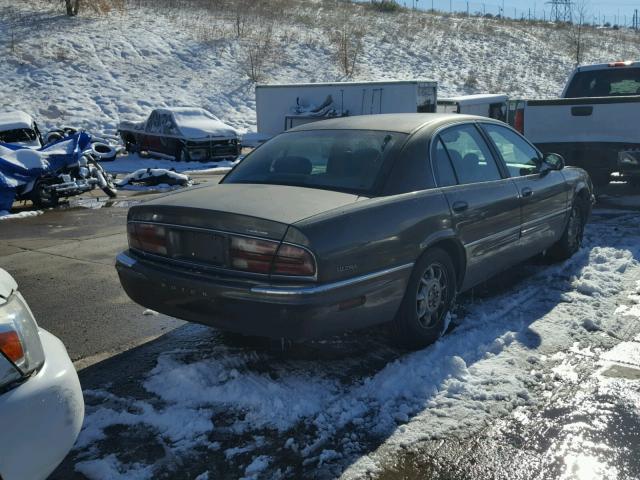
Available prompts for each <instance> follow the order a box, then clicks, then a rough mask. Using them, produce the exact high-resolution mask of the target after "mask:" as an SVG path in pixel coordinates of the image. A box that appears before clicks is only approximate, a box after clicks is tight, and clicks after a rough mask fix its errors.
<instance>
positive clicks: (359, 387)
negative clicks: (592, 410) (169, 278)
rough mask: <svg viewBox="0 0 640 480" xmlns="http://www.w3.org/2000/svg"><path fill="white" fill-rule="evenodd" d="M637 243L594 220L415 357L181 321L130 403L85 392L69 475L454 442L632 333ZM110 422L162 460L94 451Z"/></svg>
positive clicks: (330, 473) (639, 270)
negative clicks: (565, 256)
mask: <svg viewBox="0 0 640 480" xmlns="http://www.w3.org/2000/svg"><path fill="white" fill-rule="evenodd" d="M639 235H640V227H638V214H637V213H624V212H623V213H617V214H615V213H606V214H603V215H599V214H597V213H596V215H595V217H594V221H593V223H592V224H591V225H590V226H589V228H588V230H587V233H586V240H585V247H584V248H583V249H582V250H581V251H580V252H579V253H577V254H576V255H575V256H574V257H573V258H572V259H570V260H569V261H566V262H564V263H559V264H552V265H549V264H546V263H544V262H541V261H538V262H529V263H528V264H526V265H524V266H523V267H521V268H519V269H515V271H512V272H511V273H510V275H511V276H513V275H516V278H515V279H514V278H507V279H506V280H505V283H504V285H503V286H499V285H498V286H490V287H488V288H489V291H488V292H485V293H482V291H481V290H480V291H479V292H478V293H477V295H476V296H474V295H466V296H464V297H463V298H462V301H461V302H462V303H461V306H460V309H459V311H458V315H459V318H458V319H457V322H458V325H457V326H456V327H455V328H454V329H453V330H452V331H451V332H450V333H449V334H448V335H446V336H445V337H444V338H442V339H441V340H440V341H438V342H437V343H436V344H434V345H432V346H431V347H428V348H425V349H423V350H420V351H417V352H412V353H404V352H402V351H399V350H395V349H394V348H392V347H390V346H389V345H388V341H387V340H386V339H385V338H384V336H383V338H382V339H380V338H378V337H376V335H377V334H375V333H366V332H364V333H361V334H354V336H353V337H351V340H349V339H348V338H349V337H348V336H347V337H339V338H338V339H336V340H332V341H326V342H320V343H319V344H315V345H308V346H307V347H304V349H305V350H310V351H311V353H309V354H308V357H304V356H303V357H302V358H295V356H294V357H291V358H287V357H286V356H285V357H284V358H281V357H278V356H273V355H269V354H268V353H265V352H264V351H261V350H259V349H256V350H253V349H251V348H235V347H233V346H229V345H228V344H227V343H224V342H221V339H220V337H219V335H218V334H217V333H216V332H215V331H211V330H209V329H206V328H204V327H197V326H194V327H191V328H194V329H195V330H194V331H195V332H196V333H197V332H200V333H197V334H198V335H199V336H201V339H200V341H198V342H196V343H195V344H194V345H192V346H191V347H187V348H184V347H179V348H176V349H174V350H172V351H166V352H164V353H162V354H161V355H160V356H159V358H158V360H157V364H156V366H155V367H154V368H153V369H152V370H151V371H149V372H148V375H147V376H146V378H145V379H144V380H143V381H142V384H141V386H142V390H143V391H144V392H145V393H144V395H134V396H129V395H118V394H114V393H112V392H111V390H112V387H109V386H105V387H104V388H102V389H95V390H92V391H85V398H86V400H87V414H86V419H85V426H84V428H83V430H82V432H81V434H80V437H79V440H78V443H77V446H76V451H75V453H74V455H75V458H76V461H77V464H76V469H77V470H78V471H79V472H82V473H83V474H85V475H86V476H87V477H89V478H95V479H102V478H124V477H126V478H130V477H129V476H133V477H134V478H154V477H155V476H159V475H160V474H161V473H162V472H167V471H171V468H172V467H171V465H174V466H175V465H177V464H179V463H181V462H184V461H186V460H187V459H189V462H190V465H196V466H198V465H202V469H201V471H199V472H197V473H198V474H200V473H202V474H204V473H206V472H209V473H208V474H209V475H211V474H212V472H211V471H210V470H209V467H207V465H211V464H212V462H214V463H215V461H214V460H212V459H216V458H217V457H218V456H220V455H223V456H224V459H225V461H224V464H225V469H227V470H225V472H228V474H229V475H233V472H234V471H235V472H236V473H237V476H238V477H240V476H246V477H249V478H251V477H256V476H260V475H263V476H264V477H265V478H278V477H292V476H297V477H299V476H304V475H305V472H306V473H307V474H310V473H313V475H314V476H316V477H319V478H325V477H326V478H330V477H334V476H339V475H341V474H342V475H344V477H345V478H361V477H362V476H363V475H369V474H371V473H374V472H376V471H378V470H379V469H380V468H382V466H383V465H384V462H385V461H388V460H389V459H390V458H394V455H393V453H394V452H395V451H397V449H399V448H401V447H403V446H407V445H413V444H415V443H416V442H419V441H421V440H425V439H434V438H445V437H450V436H452V435H461V436H464V435H466V436H469V435H471V434H472V433H473V432H474V431H476V430H478V429H481V428H482V427H483V426H485V425H486V424H487V423H488V422H491V421H492V420H493V419H496V418H497V417H501V416H504V415H507V414H509V413H510V412H513V411H515V410H516V409H518V408H519V407H527V406H529V407H530V406H535V405H536V404H537V403H538V402H543V401H545V400H546V398H547V397H548V395H549V394H551V393H552V392H553V389H554V388H555V387H554V385H555V384H556V383H557V382H560V381H564V382H575V378H576V377H575V375H574V373H573V372H572V368H573V367H572V365H573V363H572V361H571V358H570V357H568V356H567V355H568V354H569V353H571V352H579V353H580V355H581V357H583V358H584V357H586V356H588V355H592V356H594V358H597V357H598V356H599V355H600V354H602V353H603V352H604V351H606V350H608V349H610V348H611V347H612V346H614V345H615V344H616V343H617V342H619V341H620V340H625V339H632V338H634V337H635V336H637V335H638V334H639V333H640V325H639V324H638V322H637V319H636V317H635V316H632V315H627V313H628V311H627V310H621V309H620V308H619V307H620V305H621V304H629V303H631V304H632V305H635V303H634V302H635V300H636V298H637V297H638V284H637V281H638V278H640V264H639V263H638V259H640V243H638V241H637V239H638V237H639ZM514 272H515V273H514ZM496 289H498V291H497V292H496V291H495V290H496ZM500 289H502V290H500ZM345 339H346V340H345ZM343 341H346V342H347V343H348V342H349V341H351V342H353V344H352V345H351V346H347V347H346V350H348V351H349V353H347V354H345V355H344V356H342V357H338V358H331V355H329V356H328V357H329V358H326V357H327V354H326V352H325V354H324V355H315V354H314V353H313V350H314V349H315V351H316V352H318V351H319V352H322V348H324V347H326V348H329V349H330V348H332V347H331V345H332V342H335V344H334V346H335V345H339V344H340V343H341V342H343ZM363 344H364V346H360V347H358V348H352V347H353V346H354V345H363ZM620 348H622V347H620ZM318 349H320V350H318ZM614 351H615V350H614ZM603 358H604V357H603ZM119 425H124V426H126V427H127V434H126V435H127V437H126V438H127V439H128V441H134V442H137V441H138V440H136V438H137V436H138V435H140V436H141V438H147V440H146V441H147V442H152V443H153V442H156V443H158V444H159V445H161V450H160V451H161V452H162V451H164V452H165V453H164V454H160V455H159V458H157V459H155V460H153V461H148V462H147V463H145V462H141V461H139V460H137V459H136V461H135V462H133V461H131V460H127V455H126V454H125V452H124V451H119V450H118V448H117V446H116V447H113V446H112V447H109V446H108V445H117V438H118V434H117V433H116V434H114V433H113V432H114V429H116V430H117V428H118V426H119ZM114 435H115V439H114Z"/></svg>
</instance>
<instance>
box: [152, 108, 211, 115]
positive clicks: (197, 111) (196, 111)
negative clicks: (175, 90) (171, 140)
mask: <svg viewBox="0 0 640 480" xmlns="http://www.w3.org/2000/svg"><path fill="white" fill-rule="evenodd" d="M155 111H156V112H160V113H171V114H173V113H177V114H183V115H202V116H205V117H209V116H210V115H213V114H212V113H211V112H208V111H207V110H205V109H204V108H199V107H163V108H156V109H155Z"/></svg>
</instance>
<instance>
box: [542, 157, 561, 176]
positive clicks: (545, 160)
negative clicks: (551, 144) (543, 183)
mask: <svg viewBox="0 0 640 480" xmlns="http://www.w3.org/2000/svg"><path fill="white" fill-rule="evenodd" d="M563 168H564V158H562V155H559V154H557V153H545V154H544V156H543V157H542V165H541V166H540V173H541V174H543V175H544V174H547V173H549V172H550V171H552V170H562V169H563Z"/></svg>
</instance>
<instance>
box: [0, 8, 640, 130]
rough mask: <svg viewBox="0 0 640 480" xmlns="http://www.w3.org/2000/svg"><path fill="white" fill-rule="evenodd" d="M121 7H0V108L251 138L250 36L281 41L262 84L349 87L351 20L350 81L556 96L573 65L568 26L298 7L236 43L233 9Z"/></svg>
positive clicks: (608, 35) (625, 45)
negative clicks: (74, 12) (180, 109)
mask: <svg viewBox="0 0 640 480" xmlns="http://www.w3.org/2000/svg"><path fill="white" fill-rule="evenodd" d="M107 3H108V2H107ZM117 3H119V4H120V3H121V4H122V5H124V6H123V7H120V8H112V11H111V13H109V14H103V15H97V14H91V13H90V12H88V11H86V10H85V11H84V12H83V14H82V15H81V16H80V17H78V18H67V17H65V16H64V15H62V7H61V6H60V5H59V3H57V2H45V1H36V2H10V1H9V0H0V53H1V54H2V57H3V59H4V63H3V68H2V69H1V70H0V84H1V85H3V96H2V98H0V109H7V108H17V109H20V110H24V111H27V112H28V113H30V114H32V115H33V116H34V117H35V118H36V119H37V120H38V122H39V123H40V125H41V127H43V130H46V129H48V128H53V127H59V126H61V125H73V126H77V127H82V128H85V129H88V130H89V131H91V132H93V133H100V134H106V135H113V134H115V130H116V128H117V125H118V123H119V122H120V121H121V120H132V121H137V120H143V119H144V118H146V117H147V115H148V114H149V112H150V111H151V109H153V108H156V107H172V106H195V107H202V108H205V109H207V110H209V111H211V112H212V113H214V114H215V115H217V116H218V117H219V118H220V119H221V120H223V121H224V122H226V123H229V124H230V125H232V126H233V127H235V128H237V129H238V130H239V131H242V132H246V131H252V130H255V97H254V84H253V83H252V82H251V81H250V80H249V79H248V77H247V75H246V73H245V71H246V67H247V55H248V51H249V49H250V48H251V46H252V45H253V46H255V41H254V40H252V37H251V34H252V33H256V34H262V33H264V32H263V31H262V29H267V30H268V29H269V28H271V29H272V30H271V31H272V32H273V37H272V42H273V47H274V49H273V52H272V54H271V55H269V57H270V58H269V60H268V61H267V62H266V64H265V65H264V68H263V70H264V71H263V72H262V76H263V79H262V81H263V82H265V83H286V82H320V81H336V80H344V79H345V78H344V76H343V75H342V74H341V72H340V69H339V67H338V64H337V62H336V60H335V46H334V44H333V43H332V42H331V38H332V32H333V30H334V29H335V28H336V25H340V22H344V17H345V16H348V17H347V18H351V19H352V22H353V24H354V25H355V26H356V27H358V28H366V32H365V35H364V37H363V48H362V51H361V55H360V57H359V58H358V62H357V63H358V66H359V68H358V70H357V72H356V74H355V76H354V77H353V79H354V80H405V79H412V78H424V79H428V80H437V81H438V82H439V95H440V96H451V95H457V94H466V93H481V92H485V93H486V92H488V93H507V94H510V95H512V96H520V97H522V96H526V97H552V96H555V95H558V94H559V93H560V91H561V90H562V86H563V84H564V81H565V79H566V76H567V74H568V73H569V71H570V70H571V69H572V66H573V60H572V58H571V56H570V55H569V53H568V51H567V49H566V47H565V45H566V43H567V42H566V38H564V37H563V36H562V35H563V32H562V29H559V28H557V27H554V26H551V25H548V26H545V25H528V24H525V23H519V22H497V21H493V20H488V19H478V18H472V19H465V18H461V17H460V18H457V17H444V16H436V15H429V14H427V13H423V12H416V13H413V14H412V13H402V14H398V15H395V14H394V15H385V14H380V13H375V12H372V11H370V10H367V9H365V8H364V7H362V6H359V7H355V6H349V5H345V4H338V7H340V8H337V7H336V8H334V6H333V5H332V6H331V7H325V6H324V5H323V4H320V3H318V2H299V4H298V5H296V7H295V8H289V9H284V10H283V11H280V12H267V13H270V14H271V17H267V16H263V17H260V16H258V17H251V15H260V13H256V12H257V11H258V10H259V9H257V8H256V12H254V11H252V12H241V14H244V15H246V16H245V17H243V18H242V21H246V22H248V23H251V24H252V26H251V27H252V28H249V27H248V26H247V27H246V32H245V33H244V34H243V36H241V37H240V38H238V36H237V35H236V33H235V32H234V29H235V27H236V25H235V23H234V22H235V13H232V14H229V13H230V12H227V14H224V13H223V14H219V15H217V16H211V14H210V13H209V12H206V11H199V10H192V11H189V10H187V9H185V8H181V9H180V10H173V9H171V8H164V7H163V8H162V9H155V10H152V9H147V8H134V7H132V6H131V5H130V4H129V2H117ZM87 8H88V7H87ZM273 8H277V7H276V6H274V7H273ZM342 8H345V9H347V11H346V12H343V11H342V10H341V9H342ZM349 9H350V10H349ZM265 15H266V14H265ZM254 27H255V28H254ZM590 35H591V36H592V37H593V38H590V44H591V48H590V49H589V50H588V52H587V58H585V61H586V62H592V61H605V62H607V61H611V60H612V59H619V58H637V57H640V47H639V46H638V43H637V42H635V41H634V40H633V39H632V38H631V37H629V36H628V35H627V34H625V33H624V32H623V31H612V30H610V31H599V32H598V33H590ZM252 42H254V43H253V44H252Z"/></svg>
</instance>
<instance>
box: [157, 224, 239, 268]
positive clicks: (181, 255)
mask: <svg viewBox="0 0 640 480" xmlns="http://www.w3.org/2000/svg"><path fill="white" fill-rule="evenodd" d="M226 247H227V238H226V237H225V236H224V235H220V234H217V233H211V232H198V231H191V230H171V231H170V232H169V252H168V253H169V257H170V258H172V259H174V260H181V261H187V262H197V263H204V264H208V265H214V266H224V264H225V259H226V252H227V248H226Z"/></svg>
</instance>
